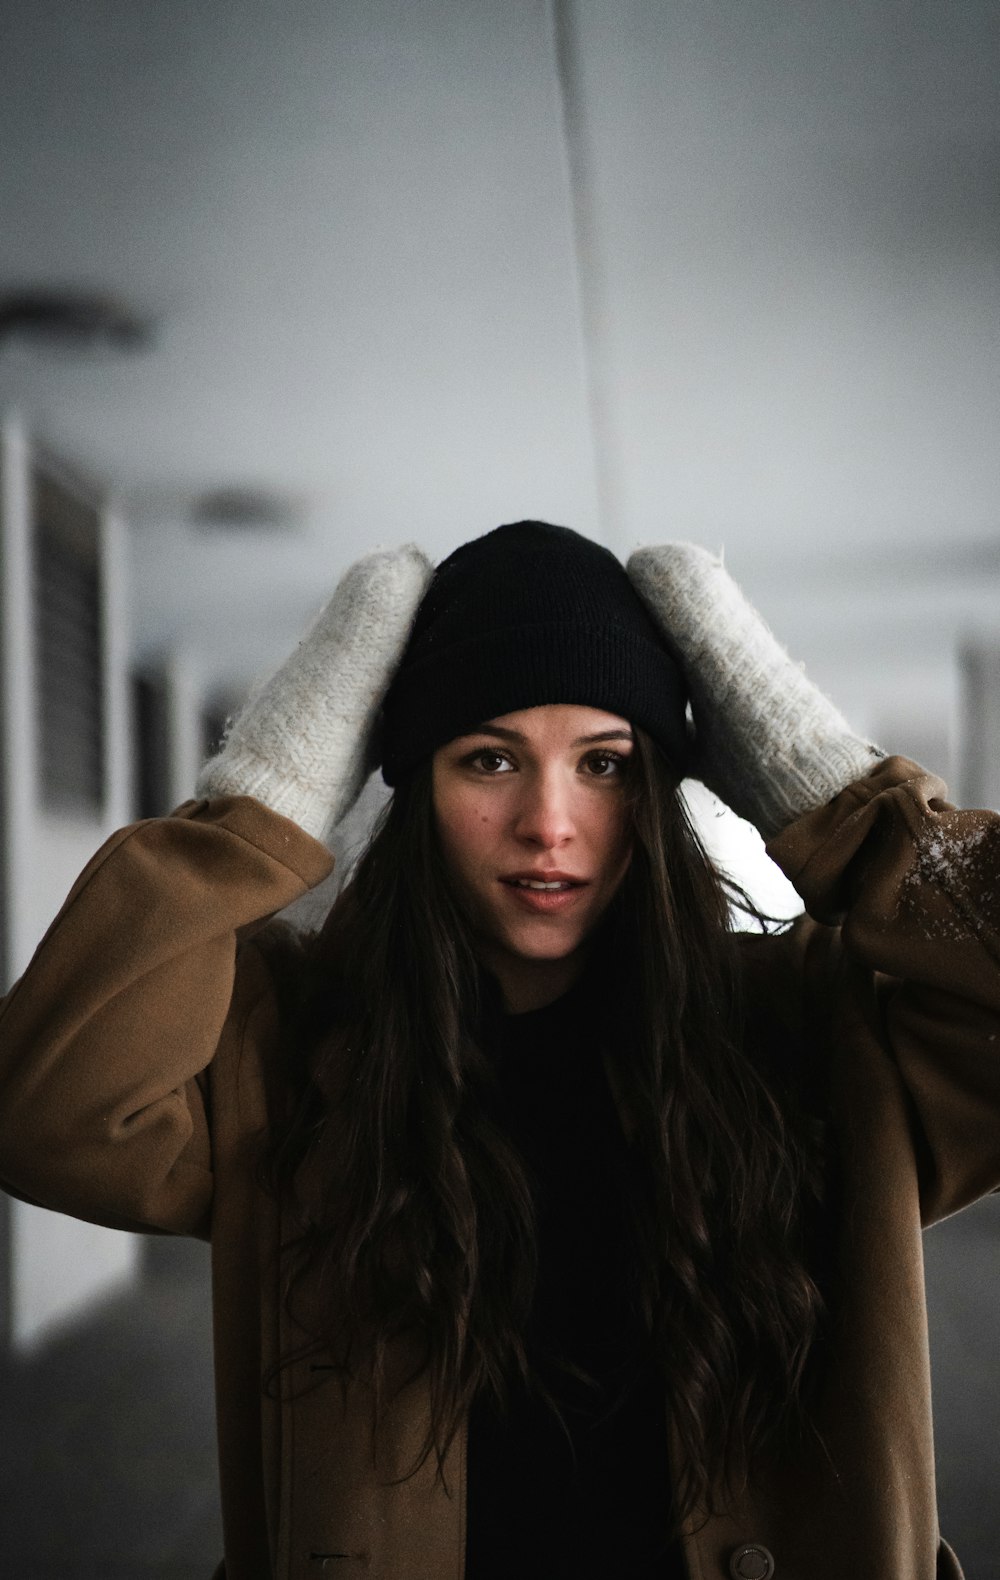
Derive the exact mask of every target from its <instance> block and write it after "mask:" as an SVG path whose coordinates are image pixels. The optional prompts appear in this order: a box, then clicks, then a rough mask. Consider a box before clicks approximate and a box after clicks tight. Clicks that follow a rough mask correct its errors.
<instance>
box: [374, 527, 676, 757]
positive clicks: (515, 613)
mask: <svg viewBox="0 0 1000 1580" xmlns="http://www.w3.org/2000/svg"><path fill="white" fill-rule="evenodd" d="M686 701H687V694H686V688H685V685H684V678H683V675H682V673H681V670H680V667H679V665H678V663H677V662H676V660H675V659H674V658H673V657H672V655H671V654H670V652H669V651H668V650H667V648H666V647H665V645H664V643H663V639H662V638H661V637H660V635H659V633H658V631H657V629H656V627H655V625H654V624H653V620H652V618H651V616H650V615H649V613H648V611H647V609H646V607H645V605H644V604H643V603H642V601H641V599H640V598H639V595H638V593H637V592H636V591H635V589H634V587H633V586H632V583H631V582H630V581H629V578H628V575H627V574H626V571H625V568H624V566H622V564H621V563H620V562H619V561H618V560H617V559H616V558H615V556H614V555H613V554H612V553H611V552H610V551H609V550H608V549H605V548H602V547H601V546H600V545H599V544H597V543H593V542H591V540H590V539H589V538H584V537H581V536H580V534H579V533H578V532H572V531H570V529H569V528H568V527H553V526H549V525H548V523H547V522H544V521H518V522H515V523H514V524H513V525H510V526H505V527H497V528H496V529H495V531H493V532H487V533H486V535H485V537H481V538H475V539H474V540H473V541H472V542H471V543H464V544H463V545H462V547H461V548H459V549H456V550H455V552H454V554H451V555H449V556H448V558H447V559H446V560H443V561H442V563H441V564H440V565H439V566H438V568H437V570H436V571H435V573H434V576H433V578H432V580H431V583H430V585H429V587H428V588H427V591H426V593H425V594H424V598H423V601H422V603H421V605H420V608H419V609H418V610H417V615H416V618H415V620H414V623H413V629H412V631H411V633H410V639H409V642H408V644H407V647H406V651H405V652H404V654H403V658H402V661H401V663H400V666H399V669H398V670H397V672H396V675H395V678H394V680H393V682H392V685H391V686H390V688H389V692H388V695H387V697H386V699H385V704H384V709H383V717H382V777H383V779H384V780H385V782H386V784H389V785H394V784H397V783H398V782H399V780H400V779H401V778H403V777H404V775H405V774H407V773H408V772H409V771H410V770H411V769H412V768H415V767H416V766H417V764H418V763H420V762H422V761H423V759H424V758H426V757H428V756H430V754H431V753H432V752H434V751H436V749H437V748H438V747H439V746H443V745H444V744H445V743H446V742H447V741H450V740H454V738H455V736H456V735H464V734H466V733H467V732H469V731H471V730H474V729H476V727H477V726H478V725H480V724H485V723H486V721H487V720H488V719H495V718H499V717H500V716H501V715H502V714H504V713H514V712H517V711H518V710H519V709H521V708H532V707H538V706H540V705H541V704H542V703H553V702H556V703H558V702H563V703H576V704H579V705H583V706H586V707H592V708H603V709H604V710H606V711H607V712H608V713H617V714H619V715H620V716H621V717H622V718H626V719H629V720H630V721H631V722H632V723H633V724H637V725H639V726H640V727H641V728H642V729H644V730H647V731H648V732H649V734H650V735H651V736H652V737H653V739H654V740H655V741H657V742H658V744H659V745H660V747H661V749H662V750H663V752H664V753H665V755H666V757H667V759H668V760H669V761H670V762H671V764H673V765H674V767H675V768H676V769H677V771H678V773H682V772H683V771H684V765H685V762H686V756H687V754H686V748H685V739H686V736H685V705H686Z"/></svg>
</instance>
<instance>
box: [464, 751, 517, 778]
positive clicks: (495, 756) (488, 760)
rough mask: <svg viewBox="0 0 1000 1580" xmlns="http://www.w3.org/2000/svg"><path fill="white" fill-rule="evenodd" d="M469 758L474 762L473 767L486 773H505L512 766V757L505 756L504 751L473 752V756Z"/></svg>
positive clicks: (469, 760)
mask: <svg viewBox="0 0 1000 1580" xmlns="http://www.w3.org/2000/svg"><path fill="white" fill-rule="evenodd" d="M467 760H468V762H470V763H471V764H472V766H473V768H478V769H479V771H480V772H481V773H485V774H500V773H504V772H505V771H506V770H507V769H508V768H510V767H511V766H512V765H511V762H510V759H509V758H507V757H505V756H504V754H503V752H495V751H490V750H486V751H481V752H473V754H472V756H471V757H469V758H468V759H467Z"/></svg>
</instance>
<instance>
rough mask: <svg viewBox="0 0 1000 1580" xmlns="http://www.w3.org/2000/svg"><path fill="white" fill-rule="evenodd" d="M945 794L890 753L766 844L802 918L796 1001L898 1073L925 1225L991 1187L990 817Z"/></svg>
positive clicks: (999, 827) (994, 877)
mask: <svg viewBox="0 0 1000 1580" xmlns="http://www.w3.org/2000/svg"><path fill="white" fill-rule="evenodd" d="M945 797H946V792H945V787H944V785H943V784H942V783H941V781H940V780H939V779H936V778H935V777H934V776H933V775H931V774H928V773H925V772H924V771H923V770H922V769H920V768H918V767H917V765H916V764H915V763H912V762H909V761H908V760H907V759H905V758H900V757H891V758H888V759H886V760H885V761H884V762H883V763H880V764H879V766H878V767H877V768H876V769H875V770H874V771H873V772H872V773H870V774H868V775H866V776H865V777H864V778H863V779H861V780H859V781H857V782H856V783H855V784H852V785H850V786H848V788H847V789H846V790H844V791H842V792H841V794H840V795H838V796H836V797H835V798H834V800H833V801H832V802H830V803H829V804H828V805H826V806H823V807H820V808H818V809H817V810H816V811H814V812H811V813H808V814H807V815H806V816H805V817H802V818H800V819H798V820H797V821H796V822H795V823H793V824H792V825H791V826H790V827H789V828H787V829H786V830H784V831H783V832H782V833H781V834H780V835H779V836H778V837H777V838H776V839H774V840H772V842H771V843H770V845H769V846H768V850H769V853H770V854H771V855H772V856H773V858H774V859H775V860H776V861H777V862H778V864H779V865H780V866H781V867H782V868H783V870H784V871H785V873H786V874H787V875H788V877H789V878H790V879H791V880H792V882H793V883H794V884H795V886H796V888H797V889H798V890H799V893H800V894H801V895H802V897H803V899H804V901H805V904H806V909H807V911H808V913H809V917H810V918H812V920H811V921H807V922H806V923H805V925H804V927H803V928H802V929H801V936H800V938H799V940H798V947H799V950H800V959H801V961H802V962H803V969H804V972H805V978H806V991H807V996H810V995H811V997H812V998H813V1000H814V1001H817V1002H819V1003H820V1004H821V1006H822V1010H823V1012H824V1013H825V1014H827V1016H828V1023H829V1024H830V1025H831V1026H832V1025H836V1026H837V1028H838V1034H839V1035H842V1036H845V1037H850V1036H852V1035H853V1037H854V1040H855V1041H856V1042H857V1043H858V1044H859V1045H861V1044H863V1042H864V1038H865V1035H866V1034H867V1035H869V1036H872V1037H877V1040H878V1042H879V1043H880V1044H881V1046H882V1047H883V1048H885V1049H886V1050H887V1051H888V1054H889V1057H890V1058H891V1059H892V1060H893V1062H894V1063H895V1066H896V1067H897V1069H898V1071H899V1074H900V1077H901V1080H902V1084H903V1087H904V1088H905V1092H906V1094H907V1105H908V1110H909V1123H910V1127H911V1131H912V1134H913V1139H914V1147H915V1152H916V1156H917V1162H918V1168H919V1173H920V1188H921V1209H922V1214H923V1219H924V1221H925V1222H933V1221H935V1220H936V1219H938V1218H942V1217H944V1216H946V1215H947V1214H948V1213H951V1212H955V1211H957V1210H958V1208H960V1207H962V1206H965V1205H966V1204H967V1203H969V1202H970V1201H974V1200H975V1199H977V1198H978V1197H979V1196H982V1195H984V1194H985V1193H986V1192H988V1191H991V1190H995V1189H997V1188H998V1186H1000V816H998V815H997V814H996V813H994V812H987V811H959V810H957V809H956V808H955V807H953V806H952V805H950V804H949V802H948V801H947V800H946V798H945ZM831 924H832V925H831Z"/></svg>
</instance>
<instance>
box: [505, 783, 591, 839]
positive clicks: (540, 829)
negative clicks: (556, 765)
mask: <svg viewBox="0 0 1000 1580" xmlns="http://www.w3.org/2000/svg"><path fill="white" fill-rule="evenodd" d="M515 832H516V834H517V835H518V838H520V839H524V840H527V841H529V843H531V844H533V845H540V846H542V847H543V848H544V849H546V850H552V849H554V848H555V847H556V846H557V845H564V844H565V843H566V841H567V840H568V839H572V837H573V835H574V833H575V832H576V824H575V819H574V816H573V795H572V789H571V787H570V786H569V785H567V784H566V783H565V782H564V781H563V780H562V778H561V776H559V775H557V774H544V775H543V774H539V775H537V776H533V777H531V778H527V777H526V778H525V782H524V786H523V789H522V791H521V796H520V800H519V805H518V811H517V819H516V826H515Z"/></svg>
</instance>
